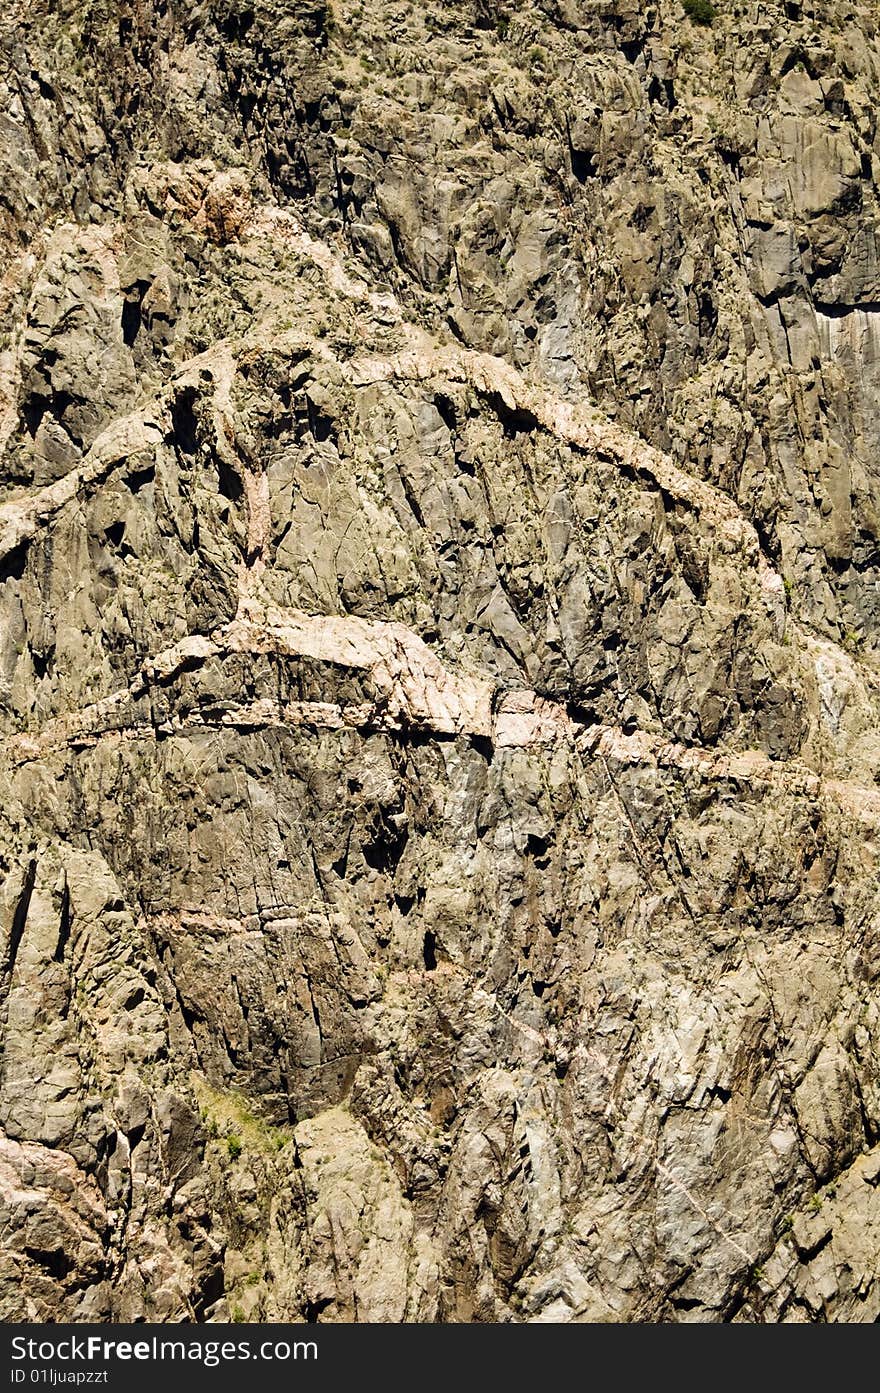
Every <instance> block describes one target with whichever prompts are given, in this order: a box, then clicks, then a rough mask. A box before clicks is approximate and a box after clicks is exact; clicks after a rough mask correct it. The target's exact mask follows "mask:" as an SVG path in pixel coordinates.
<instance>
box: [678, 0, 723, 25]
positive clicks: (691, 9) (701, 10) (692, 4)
mask: <svg viewBox="0 0 880 1393" xmlns="http://www.w3.org/2000/svg"><path fill="white" fill-rule="evenodd" d="M681 3H682V7H683V9H684V12H685V14H686V15H687V17H688V19H689V20H690V21H691V23H692V24H703V25H706V26H708V25H710V24H711V23H712V21H713V19H714V18H715V15H716V14H717V10H716V9H715V6H714V5H713V4H712V0H681Z"/></svg>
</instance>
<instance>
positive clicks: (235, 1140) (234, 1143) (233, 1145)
mask: <svg viewBox="0 0 880 1393" xmlns="http://www.w3.org/2000/svg"><path fill="white" fill-rule="evenodd" d="M226 1150H227V1151H228V1152H229V1159H230V1161H237V1160H238V1158H239V1156H240V1155H241V1138H240V1137H237V1136H236V1135H235V1133H234V1132H233V1134H232V1136H231V1137H227V1138H226Z"/></svg>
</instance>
